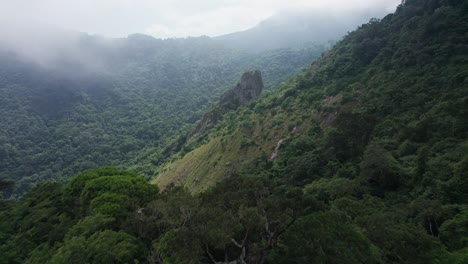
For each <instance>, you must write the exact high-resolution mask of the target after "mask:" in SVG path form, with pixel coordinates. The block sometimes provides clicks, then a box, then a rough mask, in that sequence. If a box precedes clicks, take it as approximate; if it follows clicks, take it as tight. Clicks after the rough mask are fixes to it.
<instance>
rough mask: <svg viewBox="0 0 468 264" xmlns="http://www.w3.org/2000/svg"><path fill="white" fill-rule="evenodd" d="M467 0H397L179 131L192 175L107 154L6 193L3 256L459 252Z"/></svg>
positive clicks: (400, 256)
mask: <svg viewBox="0 0 468 264" xmlns="http://www.w3.org/2000/svg"><path fill="white" fill-rule="evenodd" d="M465 2H466V1H458V0H453V1H439V0H430V1H426V0H407V1H404V3H403V4H402V5H401V6H400V7H399V8H398V9H397V11H396V12H395V14H392V15H389V16H387V17H385V18H383V19H382V20H380V21H378V20H372V21H371V22H369V23H368V24H365V25H363V26H361V27H360V28H359V29H358V30H357V31H355V32H352V33H350V34H349V35H348V36H347V37H346V38H344V39H343V40H342V41H341V42H340V43H338V44H337V45H336V46H335V48H333V49H332V50H331V51H330V52H329V53H327V54H325V55H323V56H322V57H321V58H320V59H319V60H318V61H317V62H315V63H314V64H313V65H312V67H310V68H309V69H307V70H306V71H304V73H303V74H301V75H300V76H297V77H296V78H295V79H292V80H290V81H289V82H287V83H284V84H283V85H281V86H280V87H279V88H278V90H273V91H271V92H269V93H266V94H265V95H264V96H262V97H261V98H259V99H258V101H256V102H253V103H251V104H249V105H247V106H246V107H243V108H241V109H238V110H236V111H235V112H231V113H228V114H226V115H225V116H224V117H223V119H222V120H221V121H220V122H219V123H218V124H217V125H216V126H215V127H213V128H211V129H210V130H209V131H207V132H206V135H204V137H205V138H188V139H187V141H186V143H184V145H183V146H181V149H182V150H183V151H185V150H184V148H186V149H192V148H195V149H194V150H193V151H191V152H188V153H186V152H181V153H180V155H179V156H175V157H174V159H173V160H172V161H174V162H173V163H172V166H175V165H178V166H181V167H180V168H178V169H180V171H183V173H185V174H187V173H190V172H191V170H192V169H196V170H199V171H202V172H203V174H206V175H202V177H206V178H203V179H202V178H196V177H192V178H187V179H189V180H190V181H192V182H190V183H187V182H184V181H183V180H182V181H181V182H178V180H179V179H180V178H170V179H169V180H168V182H170V183H177V184H179V183H180V184H181V185H186V186H190V187H191V188H193V189H187V188H184V187H181V186H171V185H170V184H167V185H166V186H164V187H165V188H164V191H163V192H162V193H159V191H158V188H157V187H156V186H154V185H150V184H148V183H147V182H146V181H145V180H144V179H142V178H139V177H138V176H137V175H136V174H135V173H130V172H126V171H120V170H118V169H115V168H111V167H106V168H101V169H95V170H90V171H85V172H83V173H81V174H78V175H77V176H75V178H73V179H72V180H71V181H70V182H69V183H68V184H66V185H65V186H62V185H61V184H58V183H44V184H39V185H37V186H36V187H35V188H33V189H31V191H30V192H27V193H26V194H25V195H24V196H23V197H22V198H21V200H19V201H3V202H2V203H1V204H0V205H1V206H0V252H2V253H3V254H2V258H1V259H0V262H2V263H25V262H26V263H28V262H29V263H34V262H40V263H48V262H49V263H64V262H65V263H68V262H71V263H74V262H77V263H86V262H89V263H96V262H107V263H131V262H134V263H135V262H139V263H219V262H221V263H230V262H231V263H232V262H237V263H408V264H409V263H411V264H413V263H421V264H422V263H466V260H467V255H468V254H467V250H466V247H467V244H466V243H467V241H466V237H467V233H466V231H467V230H466V226H467V211H466V207H467V200H466V186H467V184H466V183H467V180H466V179H467V178H468V177H466V171H468V170H467V164H468V162H467V161H468V159H467V154H466V153H467V151H466V150H467V146H468V145H467V139H466V136H467V133H466V129H465V128H466V125H465V124H466V113H467V112H466V102H467V100H466V80H467V79H466V70H467V69H468V68H467V66H466V60H465V57H466V43H465V39H466V36H465V35H466V32H467V31H466V29H467V26H468V24H467V21H468V17H467V16H468V12H467V10H468V9H467V5H466V3H465ZM291 91H294V92H291ZM57 96H59V95H57ZM9 103H10V104H11V103H12V102H9ZM42 110H43V109H42ZM136 110H138V108H137V109H136ZM136 110H135V112H133V113H137V112H136ZM135 116H136V115H135ZM129 120H131V119H129ZM136 124H138V123H136ZM179 136H180V135H179ZM179 136H178V140H179V139H180V137H179ZM249 139H250V140H254V141H255V145H249V146H248V147H247V146H244V148H242V149H241V148H240V147H241V143H242V141H244V142H247V140H249ZM2 140H3V139H2ZM182 142H184V140H180V142H179V143H182ZM5 146H6V147H5ZM119 148H121V151H126V150H128V149H130V148H131V146H130V145H128V144H123V145H119ZM275 148H276V150H277V151H279V153H278V156H276V157H273V158H271V157H272V156H271V155H269V154H270V153H271V152H273V151H275ZM5 149H8V151H10V150H12V149H13V148H12V145H11V144H10V143H9V145H4V147H3V150H1V151H0V155H3V156H5V151H4V150H5ZM148 153H149V152H148ZM239 156H240V157H239ZM179 157H181V158H182V159H181V160H178V161H176V159H177V158H179ZM135 159H139V157H138V156H136V157H135ZM162 159H164V158H162ZM187 161H188V162H187ZM221 161H223V162H221ZM220 167H222V168H225V167H228V168H229V169H227V170H226V169H225V170H218V169H219V168H220ZM220 171H222V173H220ZM207 179H208V180H207ZM200 182H202V183H206V182H209V183H211V184H212V185H210V186H204V187H205V188H206V189H207V190H206V191H205V192H202V193H196V192H194V193H191V191H193V190H194V188H197V187H199V186H197V184H200Z"/></svg>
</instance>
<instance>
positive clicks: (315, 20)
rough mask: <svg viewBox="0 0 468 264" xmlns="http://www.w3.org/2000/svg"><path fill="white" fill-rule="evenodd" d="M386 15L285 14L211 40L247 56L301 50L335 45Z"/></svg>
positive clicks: (380, 12) (368, 12)
mask: <svg viewBox="0 0 468 264" xmlns="http://www.w3.org/2000/svg"><path fill="white" fill-rule="evenodd" d="M385 14H386V13H385V11H384V10H381V9H376V8H370V7H367V8H362V9H359V8H357V10H352V12H351V11H350V10H346V11H344V10H343V11H341V12H337V11H334V12H332V10H320V11H318V10H314V9H307V8H306V9H303V10H288V11H283V12H280V13H278V14H275V15H273V16H272V17H270V18H268V19H266V20H264V21H262V22H261V23H259V24H258V25H257V26H255V27H253V28H250V29H247V30H244V31H241V32H235V33H231V34H227V35H222V36H218V37H214V38H213V39H214V40H215V41H216V42H218V43H221V44H223V45H224V46H226V47H230V48H234V49H238V50H244V51H247V52H250V53H253V52H262V51H266V50H274V49H278V48H286V47H300V46H302V45H304V43H308V42H314V43H324V44H325V43H334V42H336V41H337V40H339V39H341V38H342V37H343V36H344V35H346V33H347V32H350V31H352V30H354V29H356V28H357V27H358V26H359V25H362V24H363V23H367V21H369V19H371V18H373V17H376V18H380V17H383V16H384V15H385Z"/></svg>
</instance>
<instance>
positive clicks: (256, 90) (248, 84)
mask: <svg viewBox="0 0 468 264" xmlns="http://www.w3.org/2000/svg"><path fill="white" fill-rule="evenodd" d="M263 88H264V86H263V79H262V73H261V72H260V71H248V72H245V73H244V74H242V77H241V80H240V82H239V83H238V84H237V85H236V86H235V87H234V88H233V89H231V90H229V91H227V92H225V93H224V94H223V95H222V96H221V98H220V99H219V102H218V103H217V104H216V105H215V106H214V107H213V109H212V110H211V111H209V112H207V113H206V114H205V115H204V116H203V119H202V120H201V121H200V122H199V123H198V125H197V127H196V128H195V130H193V131H192V132H191V133H190V134H189V137H190V136H192V135H195V134H201V133H203V132H204V131H206V130H207V129H209V128H210V127H212V126H213V125H215V124H216V123H217V122H218V121H219V120H220V119H221V118H222V117H223V115H224V114H225V113H227V112H229V111H232V110H235V109H236V108H238V107H239V106H241V105H244V104H246V103H248V102H249V101H251V100H253V99H255V98H257V97H258V96H259V95H260V94H261V93H262V91H263Z"/></svg>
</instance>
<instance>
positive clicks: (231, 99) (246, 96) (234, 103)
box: [219, 71, 264, 111]
mask: <svg viewBox="0 0 468 264" xmlns="http://www.w3.org/2000/svg"><path fill="white" fill-rule="evenodd" d="M263 88H264V86H263V80H262V74H261V72H260V71H248V72H245V73H244V74H242V77H241V81H240V82H239V83H238V84H237V85H236V87H234V88H233V89H231V90H229V91H227V92H226V93H224V94H223V95H222V96H221V99H220V100H219V105H220V107H221V108H222V109H223V110H225V111H229V110H233V109H236V108H237V107H239V106H241V105H244V104H246V103H247V102H249V101H250V100H252V99H255V98H257V97H258V96H259V95H260V94H261V93H262V91H263Z"/></svg>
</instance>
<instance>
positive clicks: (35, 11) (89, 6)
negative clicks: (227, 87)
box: [0, 0, 401, 38]
mask: <svg viewBox="0 0 468 264" xmlns="http://www.w3.org/2000/svg"><path fill="white" fill-rule="evenodd" d="M0 1H2V2H3V3H2V8H1V9H0V17H2V18H3V20H4V21H5V20H6V21H9V22H8V23H2V24H3V26H8V25H9V24H11V23H17V22H18V21H20V22H21V23H43V24H48V25H53V26H56V27H61V28H64V29H72V30H78V31H83V32H88V33H95V34H101V35H105V36H113V37H122V36H127V35H128V34H131V33H147V34H151V35H153V36H155V37H164V38H166V37H185V36H199V35H208V36H216V35H221V34H225V33H230V32H234V31H239V30H244V29H247V28H249V27H252V26H254V25H256V24H257V23H259V22H260V21H262V20H264V19H265V18H267V17H269V16H271V15H273V14H275V13H278V12H280V11H281V10H285V9H300V8H314V9H321V10H323V9H329V10H335V11H341V12H347V11H348V12H350V11H351V10H360V9H385V10H386V11H387V12H391V11H393V10H394V8H395V7H396V6H397V5H398V4H399V3H400V2H401V0H326V1H323V0H288V1H285V0H197V1H189V0H80V1H76V0H15V1H8V0H0ZM11 21H14V22H11Z"/></svg>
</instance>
